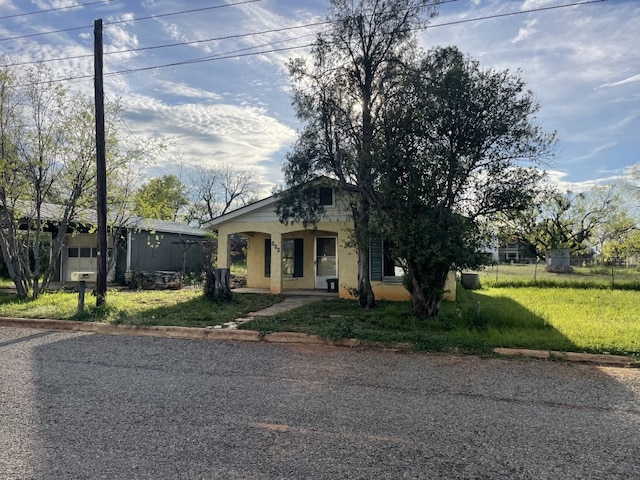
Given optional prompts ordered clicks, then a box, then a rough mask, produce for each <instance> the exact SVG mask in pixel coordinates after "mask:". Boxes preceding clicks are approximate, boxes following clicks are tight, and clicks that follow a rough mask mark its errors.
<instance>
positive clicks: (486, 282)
mask: <svg viewBox="0 0 640 480" xmlns="http://www.w3.org/2000/svg"><path fill="white" fill-rule="evenodd" d="M477 273H478V274H479V275H480V284H481V285H483V286H492V287H493V286H495V287H522V286H533V285H536V286H539V287H556V286H561V287H566V286H572V287H576V288H612V287H615V288H620V289H629V290H640V270H638V268H614V269H613V271H612V270H611V267H606V266H600V267H574V268H573V271H572V272H571V273H552V272H546V271H545V269H544V265H538V266H537V268H536V266H535V265H517V264H516V265H510V264H501V265H494V266H488V267H485V268H484V269H482V270H480V271H478V272H477Z"/></svg>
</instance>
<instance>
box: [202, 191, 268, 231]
mask: <svg viewBox="0 0 640 480" xmlns="http://www.w3.org/2000/svg"><path fill="white" fill-rule="evenodd" d="M277 201H278V195H277V194H275V195H271V196H270V197H267V198H263V199H262V200H258V201H255V202H252V203H249V204H247V205H245V206H244V207H240V208H236V209H235V210H231V211H230V212H227V213H225V214H224V215H220V216H219V217H216V218H214V219H211V220H209V221H208V222H205V223H204V224H203V225H202V226H203V228H209V229H213V230H215V228H216V227H217V226H218V225H221V224H223V223H226V222H229V221H231V220H234V219H236V218H238V217H242V216H243V215H246V214H248V213H251V212H254V211H256V210H259V209H261V208H264V207H269V206H271V205H275V204H276V202H277Z"/></svg>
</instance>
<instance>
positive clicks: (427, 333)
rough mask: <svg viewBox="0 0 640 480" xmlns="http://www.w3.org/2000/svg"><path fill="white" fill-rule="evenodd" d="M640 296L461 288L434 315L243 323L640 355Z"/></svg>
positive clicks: (382, 307) (318, 314) (380, 313)
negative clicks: (455, 295) (466, 289)
mask: <svg viewBox="0 0 640 480" xmlns="http://www.w3.org/2000/svg"><path fill="white" fill-rule="evenodd" d="M639 300H640V293H638V292H634V291H610V290H601V289H598V290H587V289H571V288H565V289H560V288H555V289H541V288H517V289H515V288H510V289H506V288H486V289H482V290H478V291H474V292H469V291H465V290H463V289H458V300H457V301H456V302H451V303H444V304H443V307H442V310H441V312H440V315H439V317H438V318H437V319H434V320H417V319H415V318H413V317H412V315H411V313H410V306H409V304H408V303H405V302H378V308H375V309H371V310H362V309H361V308H360V307H359V306H358V304H357V302H355V301H351V300H333V301H326V302H319V303H314V304H310V305H307V306H305V307H301V308H299V309H296V310H295V311H291V312H286V313H282V314H279V315H277V316H275V317H267V318H260V319H255V320H254V321H251V322H248V323H246V324H244V325H242V327H241V328H246V329H255V330H261V331H295V332H305V333H310V334H315V335H321V336H324V337H327V338H332V339H339V338H349V337H353V338H358V339H361V340H367V341H380V342H385V343H395V342H402V343H407V342H408V343H411V344H412V345H413V346H414V347H415V348H416V349H418V350H428V351H452V350H455V351H463V352H474V353H489V352H491V351H492V350H493V348H495V347H517V348H532V349H542V350H563V351H578V352H591V353H605V352H606V353H616V354H631V355H640V306H639V304H640V302H639Z"/></svg>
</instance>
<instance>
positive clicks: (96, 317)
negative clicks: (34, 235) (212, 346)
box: [0, 289, 281, 327]
mask: <svg viewBox="0 0 640 480" xmlns="http://www.w3.org/2000/svg"><path fill="white" fill-rule="evenodd" d="M280 300H281V299H280V298H279V297H277V296H275V295H264V294H234V295H233V297H232V301H231V302H230V303H220V304H217V303H212V302H209V301H208V300H206V299H205V297H204V296H203V295H202V291H200V290H191V289H184V290H163V291H116V290H110V291H109V292H107V303H106V304H105V305H104V306H102V307H101V308H96V306H95V297H93V296H92V295H91V294H89V293H87V294H86V296H85V312H84V314H81V315H79V314H78V311H77V310H78V294H77V293H63V292H55V293H44V294H42V295H40V296H39V297H38V298H37V299H36V300H18V299H17V298H16V297H15V295H14V294H9V293H0V316H3V317H19V318H20V317H23V318H49V319H54V320H83V321H97V322H108V323H124V324H129V325H176V326H183V327H206V326H213V325H221V324H223V323H226V322H230V321H232V320H235V319H236V318H239V317H243V316H245V315H246V314H247V313H249V312H254V311H256V310H260V309H262V308H266V307H268V306H269V305H273V304H274V303H277V302H279V301H280Z"/></svg>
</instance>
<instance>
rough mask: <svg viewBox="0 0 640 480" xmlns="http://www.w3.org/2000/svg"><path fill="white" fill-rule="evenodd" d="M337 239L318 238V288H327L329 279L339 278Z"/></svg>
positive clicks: (316, 262) (316, 261)
mask: <svg viewBox="0 0 640 480" xmlns="http://www.w3.org/2000/svg"><path fill="white" fill-rule="evenodd" d="M337 243H338V242H337V238H335V237H318V238H316V259H315V264H316V288H322V289H326V288H327V279H329V278H337V277H338V256H337V248H336V247H337Z"/></svg>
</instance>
